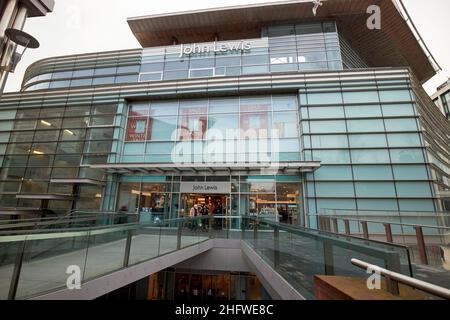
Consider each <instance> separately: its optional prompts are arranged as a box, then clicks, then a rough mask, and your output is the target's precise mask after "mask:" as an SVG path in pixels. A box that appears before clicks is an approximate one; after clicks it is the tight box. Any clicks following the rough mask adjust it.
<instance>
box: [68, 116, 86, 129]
mask: <svg viewBox="0 0 450 320" xmlns="http://www.w3.org/2000/svg"><path fill="white" fill-rule="evenodd" d="M88 124H89V118H88V117H83V118H66V119H64V120H63V123H62V128H63V129H71V128H86V127H87V126H88Z"/></svg>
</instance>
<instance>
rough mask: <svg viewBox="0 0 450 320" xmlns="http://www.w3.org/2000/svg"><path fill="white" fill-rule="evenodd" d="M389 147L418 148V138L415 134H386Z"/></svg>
mask: <svg viewBox="0 0 450 320" xmlns="http://www.w3.org/2000/svg"><path fill="white" fill-rule="evenodd" d="M387 137H388V141H389V146H390V147H420V146H421V145H422V144H421V141H420V136H419V134H417V133H404V134H402V133H399V134H388V135H387Z"/></svg>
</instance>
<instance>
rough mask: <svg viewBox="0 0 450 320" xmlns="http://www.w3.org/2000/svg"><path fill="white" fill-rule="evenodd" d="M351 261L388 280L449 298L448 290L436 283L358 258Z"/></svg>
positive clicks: (449, 292)
mask: <svg viewBox="0 0 450 320" xmlns="http://www.w3.org/2000/svg"><path fill="white" fill-rule="evenodd" d="M351 262H352V264H353V265H355V266H357V267H359V268H361V269H366V270H368V269H369V268H370V269H372V270H373V271H375V272H377V273H379V274H380V275H383V276H385V277H386V278H388V279H389V280H393V281H397V282H400V283H403V284H405V285H407V286H409V287H412V288H415V289H419V290H421V291H424V292H427V293H430V294H432V295H434V296H437V297H440V298H444V299H447V300H450V290H449V289H446V288H443V287H440V286H437V285H434V284H431V283H428V282H425V281H422V280H418V279H414V278H411V277H408V276H405V275H403V274H400V273H397V272H393V271H390V270H388V269H384V268H381V267H379V266H377V265H374V264H370V263H367V262H364V261H361V260H358V259H352V260H351Z"/></svg>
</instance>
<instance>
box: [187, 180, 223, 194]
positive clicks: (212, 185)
mask: <svg viewBox="0 0 450 320" xmlns="http://www.w3.org/2000/svg"><path fill="white" fill-rule="evenodd" d="M180 192H181V193H208V194H227V193H230V192H231V184H230V182H181V184H180Z"/></svg>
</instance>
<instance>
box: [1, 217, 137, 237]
mask: <svg viewBox="0 0 450 320" xmlns="http://www.w3.org/2000/svg"><path fill="white" fill-rule="evenodd" d="M136 219H137V217H136V216H135V215H129V214H122V213H116V212H80V211H78V212H76V214H75V213H74V214H72V215H70V216H61V217H57V218H34V219H23V220H22V219H21V220H3V221H2V223H0V235H5V234H12V233H14V234H24V233H27V232H29V231H32V232H38V231H42V232H45V231H48V229H65V228H77V227H78V228H79V227H88V226H95V225H97V226H101V225H112V224H121V223H130V222H136Z"/></svg>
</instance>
